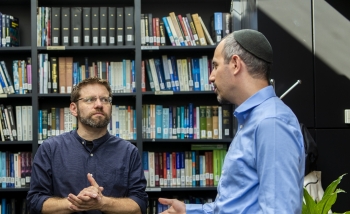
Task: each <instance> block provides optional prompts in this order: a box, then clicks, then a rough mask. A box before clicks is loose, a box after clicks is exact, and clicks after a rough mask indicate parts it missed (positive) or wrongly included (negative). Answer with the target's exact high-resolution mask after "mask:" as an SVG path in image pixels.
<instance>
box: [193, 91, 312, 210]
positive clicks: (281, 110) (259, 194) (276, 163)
mask: <svg viewBox="0 0 350 214" xmlns="http://www.w3.org/2000/svg"><path fill="white" fill-rule="evenodd" d="M234 116H235V117H236V118H237V120H238V131H237V133H236V136H235V137H234V139H233V141H232V143H231V145H230V148H229V150H228V152H227V155H226V157H225V161H224V165H223V167H222V175H221V178H220V181H219V184H218V188H217V190H218V194H217V197H216V199H215V201H214V202H212V203H207V204H204V205H199V204H187V205H186V211H187V213H188V214H204V213H205V214H211V213H220V214H221V213H230V214H233V213H246V214H260V213H265V214H266V213H278V214H283V213H286V214H292V213H298V214H300V213H301V208H302V198H303V181H304V168H305V152H304V144H303V137H302V134H301V131H300V125H299V122H298V120H297V118H296V116H295V115H294V113H293V112H292V111H291V110H290V108H289V107H287V106H286V105H285V104H284V103H283V102H282V101H281V100H280V99H279V98H278V97H277V96H276V94H275V92H274V90H273V88H272V86H267V87H265V88H263V89H261V90H260V91H259V92H257V93H256V94H254V95H253V96H251V97H250V98H249V99H247V100H246V101H245V102H244V103H242V104H241V105H240V106H239V107H238V108H236V110H235V112H234Z"/></svg>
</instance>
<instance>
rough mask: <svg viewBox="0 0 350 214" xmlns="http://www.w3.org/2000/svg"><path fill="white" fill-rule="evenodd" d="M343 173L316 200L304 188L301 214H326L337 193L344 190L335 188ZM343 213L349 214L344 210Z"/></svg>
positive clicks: (349, 212) (349, 213)
mask: <svg viewBox="0 0 350 214" xmlns="http://www.w3.org/2000/svg"><path fill="white" fill-rule="evenodd" d="M344 175H346V174H343V175H341V176H339V178H338V179H337V180H335V181H333V182H332V183H331V184H330V185H329V186H328V187H327V189H326V191H325V192H324V194H323V197H322V199H321V200H320V201H319V202H317V201H315V200H314V199H313V198H312V197H311V196H310V194H309V192H308V191H307V190H306V189H305V188H304V201H303V208H302V214H328V211H329V210H331V208H332V206H333V204H334V203H335V201H336V200H337V194H338V193H341V192H345V191H344V190H342V189H337V186H338V184H339V183H340V181H341V179H342V178H343V176H344ZM344 214H350V211H346V212H344Z"/></svg>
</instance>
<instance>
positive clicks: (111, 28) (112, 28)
mask: <svg viewBox="0 0 350 214" xmlns="http://www.w3.org/2000/svg"><path fill="white" fill-rule="evenodd" d="M115 33H116V8H115V7H108V33H107V34H108V45H115V35H116V34H115Z"/></svg>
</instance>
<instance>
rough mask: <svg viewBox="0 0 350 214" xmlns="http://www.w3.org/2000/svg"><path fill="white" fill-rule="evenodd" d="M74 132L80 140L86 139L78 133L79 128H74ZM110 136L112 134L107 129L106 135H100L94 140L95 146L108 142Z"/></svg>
mask: <svg viewBox="0 0 350 214" xmlns="http://www.w3.org/2000/svg"><path fill="white" fill-rule="evenodd" d="M72 133H73V135H74V137H75V138H76V139H78V141H79V142H82V141H85V139H83V138H81V137H80V136H79V135H78V132H77V130H73V131H72ZM109 136H110V134H109V132H108V131H107V132H106V134H105V135H103V136H102V137H100V138H98V139H95V140H93V141H92V142H93V143H94V146H95V147H97V146H99V145H101V144H102V143H104V142H106V141H107V140H108V139H109Z"/></svg>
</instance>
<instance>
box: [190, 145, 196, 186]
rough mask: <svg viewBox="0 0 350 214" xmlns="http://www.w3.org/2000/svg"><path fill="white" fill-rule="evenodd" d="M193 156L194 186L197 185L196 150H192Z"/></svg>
mask: <svg viewBox="0 0 350 214" xmlns="http://www.w3.org/2000/svg"><path fill="white" fill-rule="evenodd" d="M191 154H192V155H191V157H192V186H194V187H195V186H196V164H197V163H196V151H191Z"/></svg>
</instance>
